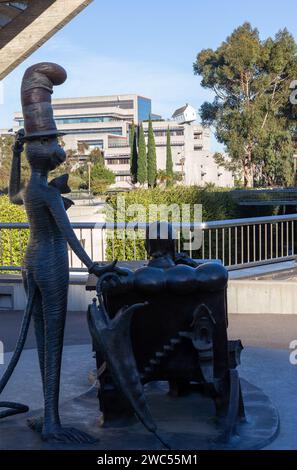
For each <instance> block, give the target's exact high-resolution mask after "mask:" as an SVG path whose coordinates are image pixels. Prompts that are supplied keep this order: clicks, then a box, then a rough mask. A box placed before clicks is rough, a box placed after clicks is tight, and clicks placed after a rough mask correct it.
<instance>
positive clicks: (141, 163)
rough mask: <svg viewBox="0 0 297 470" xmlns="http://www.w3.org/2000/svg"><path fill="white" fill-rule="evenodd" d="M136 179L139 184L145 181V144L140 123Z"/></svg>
mask: <svg viewBox="0 0 297 470" xmlns="http://www.w3.org/2000/svg"><path fill="white" fill-rule="evenodd" d="M137 181H138V183H140V184H145V183H146V182H147V160H146V145H145V138H144V131H143V127H142V124H141V125H140V129H139V139H138V162H137Z"/></svg>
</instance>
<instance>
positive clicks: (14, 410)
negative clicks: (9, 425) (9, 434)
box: [0, 292, 35, 419]
mask: <svg viewBox="0 0 297 470" xmlns="http://www.w3.org/2000/svg"><path fill="white" fill-rule="evenodd" d="M34 297H35V292H33V293H32V294H31V295H30V296H29V298H28V302H27V306H26V310H25V313H24V317H23V321H22V326H21V331H20V334H19V337H18V340H17V344H16V348H15V351H14V353H13V356H12V358H11V360H10V363H9V364H8V367H7V369H6V371H5V372H4V375H3V377H2V378H1V380H0V394H1V393H2V392H3V390H4V388H5V387H6V385H7V383H8V381H9V379H10V377H11V376H12V374H13V371H14V369H15V368H16V366H17V363H18V362H19V359H20V355H21V353H22V351H23V349H24V345H25V342H26V338H27V334H28V329H29V326H30V320H31V316H32V308H33V302H34ZM0 408H6V410H4V411H0V419H1V418H6V417H7V416H13V415H17V414H20V413H26V412H27V411H29V408H28V406H26V405H22V404H21V403H13V402H6V401H0Z"/></svg>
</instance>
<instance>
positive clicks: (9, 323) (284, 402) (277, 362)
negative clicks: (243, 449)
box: [0, 312, 297, 449]
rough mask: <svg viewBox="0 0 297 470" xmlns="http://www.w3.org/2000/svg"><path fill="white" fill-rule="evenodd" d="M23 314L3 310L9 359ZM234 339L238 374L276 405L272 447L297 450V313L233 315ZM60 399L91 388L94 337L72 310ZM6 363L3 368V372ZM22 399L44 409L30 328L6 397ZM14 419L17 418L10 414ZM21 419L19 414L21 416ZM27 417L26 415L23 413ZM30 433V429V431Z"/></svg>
mask: <svg viewBox="0 0 297 470" xmlns="http://www.w3.org/2000/svg"><path fill="white" fill-rule="evenodd" d="M21 317H22V314H21V313H20V312H1V313H0V328H1V337H2V338H3V339H4V340H5V346H6V353H7V356H6V362H7V361H8V359H9V357H10V354H11V353H10V352H9V351H12V350H13V348H14V344H15V340H16V338H17V333H18V330H19V326H20V321H21ZM229 337H230V339H237V338H241V339H242V342H243V344H244V346H245V350H244V351H243V354H242V364H241V366H240V368H239V372H240V375H241V377H242V378H244V379H246V380H248V381H249V382H250V383H252V384H254V385H256V386H257V387H259V388H261V389H262V390H263V391H264V393H265V394H266V395H267V396H268V397H269V398H270V399H271V401H272V403H273V404H274V405H275V406H276V407H277V409H278V412H279V415H280V423H281V425H280V432H279V436H278V437H277V439H276V440H274V442H272V443H271V444H270V445H269V446H268V447H267V448H269V449H297V435H296V431H295V423H296V416H297V399H296V390H297V366H293V365H291V364H290V361H289V355H290V351H289V344H290V342H291V341H292V340H294V339H297V318H296V317H295V315H292V316H286V315H262V316H258V315H254V316H253V315H248V316H247V315H231V316H230V318H229ZM65 346H66V347H65V353H64V358H63V372H62V390H61V401H62V402H65V401H68V400H69V399H71V398H74V397H77V396H79V395H81V394H82V393H85V392H86V390H88V387H89V383H88V372H89V371H91V370H92V369H94V367H95V361H94V359H93V357H92V350H91V345H90V337H89V333H88V328H87V324H86V317H85V314H84V313H79V312H77V313H74V312H69V314H68V319H67V328H66V335H65ZM3 370H4V367H3V366H0V374H2V373H3ZM5 399H10V400H15V401H21V402H23V403H26V404H28V405H29V406H30V408H31V410H37V409H39V408H41V407H42V393H41V384H40V379H39V371H38V362H37V354H36V350H35V340H34V334H33V331H32V330H31V331H30V333H29V337H28V341H27V344H26V351H24V353H23V356H22V358H21V361H20V363H19V365H18V367H17V369H16V372H15V374H14V376H13V378H12V379H11V382H10V383H9V384H8V386H7V388H6V389H5V391H4V392H3V394H2V396H1V400H5ZM8 419H14V418H8ZM18 419H20V418H18ZM21 419H24V420H25V417H21ZM28 432H30V431H29V430H28Z"/></svg>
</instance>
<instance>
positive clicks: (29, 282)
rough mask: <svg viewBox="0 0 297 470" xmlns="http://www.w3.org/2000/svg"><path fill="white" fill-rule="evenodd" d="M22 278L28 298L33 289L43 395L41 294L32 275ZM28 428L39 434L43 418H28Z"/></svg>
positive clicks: (24, 273) (33, 310) (34, 317)
mask: <svg viewBox="0 0 297 470" xmlns="http://www.w3.org/2000/svg"><path fill="white" fill-rule="evenodd" d="M22 276H23V283H24V288H25V291H26V294H27V297H29V295H30V292H31V290H32V288H34V292H35V295H34V303H33V307H32V315H33V319H34V329H35V337H36V343H37V351H38V359H39V367H40V373H41V380H42V388H43V393H44V319H43V311H42V298H41V293H40V291H39V289H38V287H37V285H36V283H35V281H34V277H33V274H32V273H28V272H27V271H23V272H22ZM27 424H28V426H29V427H30V428H31V429H32V430H33V431H37V432H39V433H41V432H42V427H43V416H41V417H38V418H29V419H28V420H27Z"/></svg>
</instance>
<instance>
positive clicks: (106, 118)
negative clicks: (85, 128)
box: [55, 116, 116, 125]
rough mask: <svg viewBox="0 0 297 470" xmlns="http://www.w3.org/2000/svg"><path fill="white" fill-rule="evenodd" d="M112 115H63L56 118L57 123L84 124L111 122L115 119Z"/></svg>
mask: <svg viewBox="0 0 297 470" xmlns="http://www.w3.org/2000/svg"><path fill="white" fill-rule="evenodd" d="M115 120H116V119H114V118H113V117H112V116H92V117H91V116H89V117H83V116H80V117H61V118H55V121H56V123H57V125H59V124H60V125H61V124H84V123H87V122H110V121H115Z"/></svg>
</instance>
